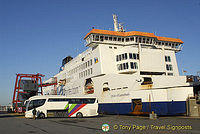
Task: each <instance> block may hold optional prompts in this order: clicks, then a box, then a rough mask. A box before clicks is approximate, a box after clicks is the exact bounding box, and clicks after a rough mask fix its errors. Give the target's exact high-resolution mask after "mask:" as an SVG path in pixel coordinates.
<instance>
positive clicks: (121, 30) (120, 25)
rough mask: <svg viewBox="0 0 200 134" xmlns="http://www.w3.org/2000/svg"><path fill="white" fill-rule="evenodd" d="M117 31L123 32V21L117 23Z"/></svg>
mask: <svg viewBox="0 0 200 134" xmlns="http://www.w3.org/2000/svg"><path fill="white" fill-rule="evenodd" d="M119 31H120V32H125V29H124V26H123V23H119Z"/></svg>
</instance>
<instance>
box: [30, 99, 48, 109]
mask: <svg viewBox="0 0 200 134" xmlns="http://www.w3.org/2000/svg"><path fill="white" fill-rule="evenodd" d="M45 101H46V99H38V100H32V101H30V103H29V106H28V110H31V109H33V108H37V107H40V106H42V105H44V103H45Z"/></svg>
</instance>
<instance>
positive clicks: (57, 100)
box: [48, 98, 68, 102]
mask: <svg viewBox="0 0 200 134" xmlns="http://www.w3.org/2000/svg"><path fill="white" fill-rule="evenodd" d="M63 101H68V99H66V98H49V100H48V102H63Z"/></svg>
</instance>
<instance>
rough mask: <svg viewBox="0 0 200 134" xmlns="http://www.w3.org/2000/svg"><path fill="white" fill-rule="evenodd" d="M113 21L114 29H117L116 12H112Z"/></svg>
mask: <svg viewBox="0 0 200 134" xmlns="http://www.w3.org/2000/svg"><path fill="white" fill-rule="evenodd" d="M113 21H114V31H119V28H118V21H117V15H116V14H113Z"/></svg>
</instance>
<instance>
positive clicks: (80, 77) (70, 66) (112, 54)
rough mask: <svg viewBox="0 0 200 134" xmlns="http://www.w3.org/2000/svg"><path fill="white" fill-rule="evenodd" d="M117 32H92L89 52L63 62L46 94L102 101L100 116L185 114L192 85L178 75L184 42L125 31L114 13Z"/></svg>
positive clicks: (87, 35)
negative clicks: (54, 84) (177, 56)
mask: <svg viewBox="0 0 200 134" xmlns="http://www.w3.org/2000/svg"><path fill="white" fill-rule="evenodd" d="M113 20H114V31H111V30H100V29H95V28H93V29H92V30H91V31H89V32H88V33H87V34H86V36H85V38H84V39H85V40H86V47H87V48H88V49H87V50H86V51H84V52H83V53H81V54H79V55H78V56H77V57H75V58H72V57H70V56H68V57H66V58H65V59H64V60H63V65H62V67H61V70H60V72H59V73H58V74H56V75H55V76H53V77H52V78H50V79H48V80H47V81H45V82H44V83H51V82H53V81H55V80H57V83H58V85H57V87H53V86H49V87H46V88H45V89H44V92H45V94H55V91H56V92H57V94H59V95H65V96H68V97H70V96H71V97H74V96H76V97H77V96H78V97H85V96H88V97H97V98H98V103H99V109H98V110H99V113H106V114H130V113H132V114H145V113H151V112H152V111H154V112H155V113H156V114H157V115H176V114H184V113H186V100H187V98H188V97H189V96H194V91H193V87H190V85H189V83H187V82H186V77H185V76H180V75H179V70H178V66H177V61H176V53H178V52H179V51H181V50H182V46H183V41H182V40H181V39H177V38H169V37H161V36H157V35H155V34H154V33H147V32H139V31H130V32H126V31H125V30H124V28H123V26H122V25H121V24H120V23H118V20H117V16H116V15H115V14H114V15H113Z"/></svg>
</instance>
